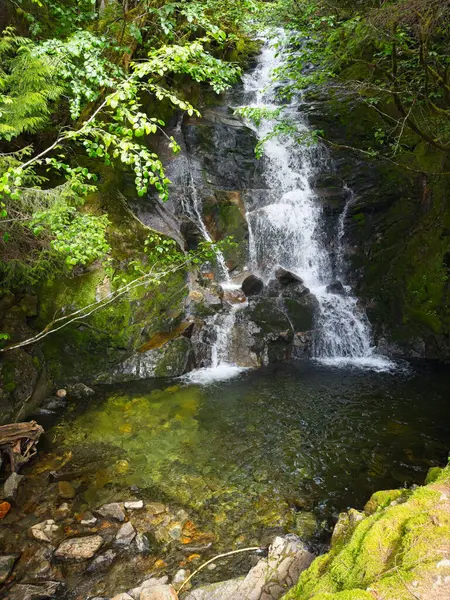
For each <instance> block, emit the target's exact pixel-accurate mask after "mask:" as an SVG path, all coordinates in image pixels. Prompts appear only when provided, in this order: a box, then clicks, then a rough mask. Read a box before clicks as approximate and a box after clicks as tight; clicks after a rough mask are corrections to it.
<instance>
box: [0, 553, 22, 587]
mask: <svg viewBox="0 0 450 600" xmlns="http://www.w3.org/2000/svg"><path fill="white" fill-rule="evenodd" d="M18 557H19V555H18V554H6V555H5V556H0V583H4V582H5V581H6V580H7V579H8V577H9V574H10V573H11V571H12V569H13V567H14V563H15V562H16V560H17V559H18Z"/></svg>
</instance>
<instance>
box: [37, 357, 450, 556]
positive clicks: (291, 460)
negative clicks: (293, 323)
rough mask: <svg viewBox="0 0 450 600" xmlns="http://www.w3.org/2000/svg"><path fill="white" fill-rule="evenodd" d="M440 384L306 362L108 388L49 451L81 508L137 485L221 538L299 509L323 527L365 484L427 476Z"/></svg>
mask: <svg viewBox="0 0 450 600" xmlns="http://www.w3.org/2000/svg"><path fill="white" fill-rule="evenodd" d="M449 390H450V376H449V375H448V374H447V373H446V372H445V371H444V370H439V371H437V370H430V369H424V368H420V370H417V369H416V370H410V371H409V372H395V373H375V372H370V371H364V370H344V369H333V368H330V367H326V366H323V365H317V364H314V363H311V362H304V363H301V362H297V363H294V364H283V365H279V366H272V367H270V368H267V369H263V370H260V371H253V372H252V371H248V372H243V373H241V374H240V375H239V376H238V377H237V378H235V379H231V380H228V381H221V382H215V383H212V384H210V385H198V384H193V383H189V382H183V381H176V382H170V384H169V383H168V382H160V383H156V384H155V382H154V381H153V382H146V381H143V382H139V383H134V384H124V385H121V386H114V387H113V386H105V387H103V388H102V389H101V390H100V393H99V395H97V397H96V398H94V399H91V400H90V401H89V403H88V405H87V406H84V407H83V406H81V405H74V406H73V407H72V410H71V411H69V413H68V414H67V415H66V416H65V417H64V419H63V421H62V422H61V423H60V424H59V425H57V426H55V427H54V428H53V430H52V431H51V432H50V433H51V435H50V437H51V438H52V440H53V441H52V448H50V455H52V454H56V455H57V457H58V460H59V461H60V463H61V465H60V467H61V468H63V463H64V461H65V460H66V461H69V464H70V468H71V469H74V470H75V471H76V470H77V469H80V472H82V473H84V476H83V480H84V484H83V487H82V488H81V489H82V492H83V502H85V503H87V504H88V505H90V506H92V505H96V504H98V503H100V502H104V501H107V500H109V499H113V498H115V497H117V496H118V494H119V495H120V494H122V496H123V494H124V493H126V492H124V490H125V489H129V488H130V486H137V487H138V488H139V489H140V490H141V492H142V493H143V494H144V496H145V495H146V494H147V495H148V496H149V497H151V498H153V499H155V498H160V499H162V500H164V501H166V502H172V503H175V504H177V505H182V506H183V507H185V508H186V509H187V510H189V511H193V512H194V513H195V514H196V515H197V517H198V518H200V519H201V521H202V522H203V525H206V526H208V527H209V528H210V529H212V530H215V531H216V533H218V534H219V537H220V538H223V536H225V538H226V544H228V545H229V544H230V543H231V540H232V539H233V540H235V539H236V538H237V537H239V536H241V537H242V540H243V541H244V540H245V541H252V540H257V539H260V537H261V535H263V532H264V531H266V530H271V529H273V528H276V527H285V528H287V529H290V530H295V526H296V523H297V524H298V515H299V514H304V512H305V511H307V512H308V513H310V512H312V513H314V515H315V516H316V518H317V520H318V522H319V523H321V526H322V531H323V528H325V529H326V528H327V526H329V525H330V524H331V523H332V522H333V519H334V518H335V517H336V516H337V514H338V512H339V511H341V510H343V509H345V508H346V507H349V506H353V507H356V508H361V507H362V506H363V505H364V503H365V501H366V500H367V499H368V497H369V496H370V494H371V493H372V492H373V491H375V490H377V489H383V488H391V487H398V486H401V485H403V484H407V485H410V484H413V483H422V482H423V480H424V478H425V475H426V472H427V470H428V469H429V467H431V466H433V465H436V464H442V463H444V462H445V461H446V457H447V454H448V449H449V447H450V419H449V417H450V403H449V402H448V395H449V394H448V392H449ZM64 457H66V458H64ZM41 460H44V458H42V459H41ZM56 467H57V468H58V465H56ZM65 468H67V467H65ZM133 489H134V490H136V487H134V488H133ZM224 544H225V541H224Z"/></svg>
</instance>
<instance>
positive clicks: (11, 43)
mask: <svg viewBox="0 0 450 600" xmlns="http://www.w3.org/2000/svg"><path fill="white" fill-rule="evenodd" d="M6 4H7V16H6V21H5V25H6V26H5V28H4V30H3V32H2V33H1V34H0V63H1V66H0V202H1V205H0V255H1V258H0V279H1V283H0V294H1V293H6V292H8V291H10V290H12V291H14V292H15V291H17V290H19V291H20V290H23V289H25V288H26V287H27V286H29V285H35V284H38V283H39V282H41V281H43V280H46V279H49V278H51V277H54V276H56V275H57V274H58V273H62V274H70V272H74V269H80V268H81V269H83V268H86V267H88V266H89V265H90V264H91V263H92V262H94V261H96V260H104V259H106V258H107V257H108V256H109V255H110V251H111V246H110V241H109V240H110V231H109V226H110V224H111V221H110V218H109V215H108V213H109V210H110V208H111V207H110V206H108V205H105V204H102V205H101V207H99V206H98V205H97V206H96V208H95V209H93V208H92V202H91V198H92V197H93V194H94V192H95V191H96V190H97V189H99V191H100V193H101V192H102V189H103V188H102V185H103V180H104V179H105V169H110V170H112V169H115V170H117V169H120V170H122V171H125V172H126V171H130V172H132V173H133V174H134V183H135V187H136V193H137V195H139V196H144V195H146V194H147V193H148V192H156V194H158V195H159V197H160V199H161V200H165V199H167V197H168V189H169V188H168V186H169V183H170V182H169V180H168V179H167V178H166V176H165V173H164V169H163V166H162V163H161V161H160V160H159V157H158V156H157V155H156V154H155V153H154V152H153V151H152V149H151V143H150V138H151V136H154V135H165V133H164V130H163V127H164V125H165V121H164V120H163V118H164V116H165V115H167V114H170V112H171V111H172V112H173V111H175V110H179V111H186V112H187V113H188V114H189V115H192V114H194V113H196V114H199V113H198V111H197V110H196V109H195V108H194V106H192V104H191V103H190V101H189V98H188V97H187V95H186V92H185V91H184V89H185V88H186V87H188V86H186V85H184V83H183V82H187V81H189V80H193V81H194V82H196V84H198V85H202V84H209V85H210V87H211V88H212V89H213V90H214V91H215V92H216V93H220V92H222V91H223V90H225V89H226V88H227V87H228V86H229V85H230V84H231V83H233V82H235V81H236V80H237V79H238V78H239V76H240V73H241V68H240V66H239V65H238V64H237V63H235V62H232V61H230V60H229V58H228V57H230V56H231V54H232V53H233V51H234V50H235V49H237V48H238V46H239V47H240V51H242V41H243V40H244V39H245V37H246V34H245V31H244V21H245V19H246V18H247V17H248V15H249V14H250V13H251V12H252V11H253V10H254V2H252V0H239V1H237V2H235V1H233V2H231V1H229V2H221V1H220V2H219V1H218V0H207V1H206V2H197V1H194V2H189V1H187V0H180V1H178V2H170V1H166V0H132V1H131V2H130V1H127V2H125V1H124V2H108V1H107V2H102V3H99V2H95V1H93V0H83V2H81V3H80V2H75V1H74V0H67V1H66V2H64V3H58V2H51V1H48V2H45V1H43V2H41V1H35V0H19V2H12V1H10V0H7V3H6ZM159 107H160V108H159ZM170 146H171V147H172V149H173V151H174V152H177V151H178V147H177V144H176V142H175V141H174V140H173V139H172V140H171V141H170ZM97 204H98V203H97ZM142 250H144V248H142Z"/></svg>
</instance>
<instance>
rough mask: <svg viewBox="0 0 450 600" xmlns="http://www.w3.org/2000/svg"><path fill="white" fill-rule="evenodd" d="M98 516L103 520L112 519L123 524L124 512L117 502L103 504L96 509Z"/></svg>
mask: <svg viewBox="0 0 450 600" xmlns="http://www.w3.org/2000/svg"><path fill="white" fill-rule="evenodd" d="M97 512H98V514H99V515H101V516H102V517H104V518H105V519H114V520H115V521H120V522H121V523H123V521H125V517H126V515H125V511H124V510H123V506H122V504H120V503H119V502H112V503H111V504H105V505H104V506H102V507H101V508H99V509H98V511H97Z"/></svg>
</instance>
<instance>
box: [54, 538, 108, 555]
mask: <svg viewBox="0 0 450 600" xmlns="http://www.w3.org/2000/svg"><path fill="white" fill-rule="evenodd" d="M102 544H103V538H102V537H101V536H99V535H89V536H86V537H79V538H69V539H67V540H64V541H63V542H62V543H61V544H60V545H59V546H58V548H57V549H56V552H55V557H56V558H60V559H62V560H74V561H77V560H87V559H88V558H92V557H93V556H94V554H95V553H96V552H97V550H99V549H100V548H101V546H102Z"/></svg>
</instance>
